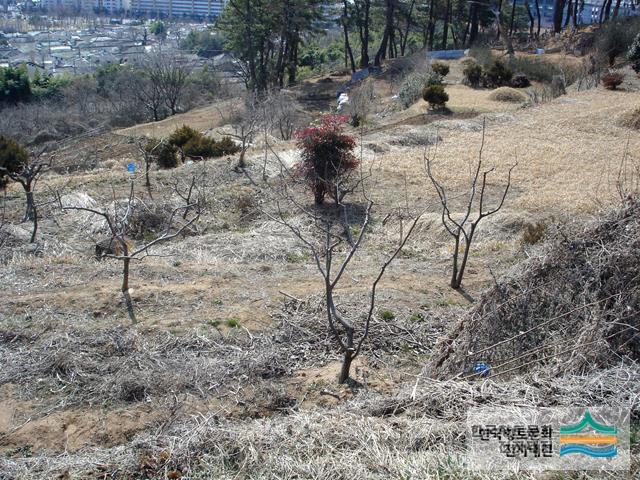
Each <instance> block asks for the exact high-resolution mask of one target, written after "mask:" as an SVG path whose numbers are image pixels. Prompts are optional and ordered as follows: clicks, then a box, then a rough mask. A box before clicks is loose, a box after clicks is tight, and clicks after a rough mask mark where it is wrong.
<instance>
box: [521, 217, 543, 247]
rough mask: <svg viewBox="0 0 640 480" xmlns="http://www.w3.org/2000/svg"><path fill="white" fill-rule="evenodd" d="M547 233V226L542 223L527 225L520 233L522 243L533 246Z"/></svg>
mask: <svg viewBox="0 0 640 480" xmlns="http://www.w3.org/2000/svg"><path fill="white" fill-rule="evenodd" d="M545 233H547V224H546V223H544V222H536V223H527V225H526V226H525V228H524V232H522V243H525V244H527V245H535V244H536V243H538V242H539V241H540V240H542V238H543V237H544V235H545Z"/></svg>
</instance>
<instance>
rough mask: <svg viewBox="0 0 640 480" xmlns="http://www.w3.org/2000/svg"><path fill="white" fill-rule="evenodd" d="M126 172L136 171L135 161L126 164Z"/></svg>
mask: <svg viewBox="0 0 640 480" xmlns="http://www.w3.org/2000/svg"><path fill="white" fill-rule="evenodd" d="M127 172H129V173H135V172H136V164H135V163H130V164H128V165H127Z"/></svg>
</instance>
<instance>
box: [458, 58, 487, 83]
mask: <svg viewBox="0 0 640 480" xmlns="http://www.w3.org/2000/svg"><path fill="white" fill-rule="evenodd" d="M462 74H463V75H464V83H466V84H467V85H469V86H470V87H474V88H476V87H478V86H480V82H481V81H482V67H481V66H480V65H478V64H477V63H475V62H468V63H467V65H465V67H464V69H463V70H462Z"/></svg>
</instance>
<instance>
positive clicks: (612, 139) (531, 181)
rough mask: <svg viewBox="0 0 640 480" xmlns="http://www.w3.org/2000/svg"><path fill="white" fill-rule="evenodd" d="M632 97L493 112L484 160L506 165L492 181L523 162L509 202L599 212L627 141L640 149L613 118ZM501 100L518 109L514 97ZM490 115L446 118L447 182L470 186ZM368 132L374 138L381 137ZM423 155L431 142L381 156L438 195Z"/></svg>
mask: <svg viewBox="0 0 640 480" xmlns="http://www.w3.org/2000/svg"><path fill="white" fill-rule="evenodd" d="M459 88H461V89H466V90H468V91H470V92H475V91H474V90H472V89H469V88H467V87H462V86H460V87H459ZM473 94H475V93H473ZM624 98H626V99H628V100H629V101H632V100H633V99H634V98H635V94H633V93H627V92H608V91H603V90H590V91H586V92H580V93H572V94H570V95H568V96H564V97H561V98H558V99H556V100H554V101H552V102H550V103H547V104H544V105H541V106H538V107H535V108H529V109H524V110H521V109H520V110H518V111H517V112H516V111H514V112H512V113H511V114H510V116H504V115H503V116H502V117H499V120H498V119H497V118H496V117H494V116H490V117H488V121H487V125H488V128H487V134H486V143H485V147H484V161H485V165H488V166H491V165H495V166H497V168H498V170H497V172H496V174H495V177H494V180H492V181H491V185H493V184H494V182H498V181H499V179H500V178H501V175H503V174H504V173H505V172H506V168H507V166H508V165H511V164H513V163H515V162H516V161H517V162H518V167H517V168H516V169H515V170H514V181H513V185H514V188H513V190H512V191H511V193H510V196H509V200H508V202H507V205H506V207H505V208H506V209H508V210H511V211H514V212H527V213H530V214H533V215H541V214H543V213H544V214H546V215H547V216H551V215H556V216H557V217H558V218H564V217H566V216H567V215H571V214H589V213H592V212H594V211H595V210H596V209H597V208H598V206H599V205H601V204H607V203H610V202H611V201H612V200H613V199H614V198H616V196H617V194H616V191H615V174H616V173H615V172H616V171H617V167H618V165H619V163H620V161H621V159H622V157H623V153H624V152H625V148H626V142H627V140H628V141H629V151H636V150H638V149H639V148H640V138H636V137H633V136H632V137H630V138H628V137H629V136H628V130H626V129H625V128H622V127H619V126H617V125H615V123H614V122H612V121H611V118H612V117H615V116H616V115H617V114H618V109H619V107H618V106H619V104H620V102H621V101H623V102H624V101H625V100H624ZM499 105H507V106H508V108H511V109H518V107H517V106H514V104H506V103H503V104H499ZM496 120H497V121H496ZM482 121H483V117H482V116H479V117H478V118H476V119H471V120H464V121H453V122H447V121H446V120H445V121H442V122H439V123H440V125H439V130H438V134H439V135H440V136H441V137H442V142H441V143H440V144H439V145H438V149H437V155H436V159H435V161H434V168H435V173H436V175H437V176H438V178H440V179H442V181H443V182H444V184H445V185H450V186H452V187H453V188H462V187H463V186H464V185H466V183H467V178H468V171H469V162H472V161H475V160H476V159H477V155H478V150H479V148H480V140H481V133H480V131H479V130H481V128H482ZM449 125H451V126H450V128H448V126H449ZM365 138H366V140H367V141H373V140H374V138H375V137H371V138H369V137H365ZM431 153H434V152H433V150H432V152H431ZM423 155H424V148H414V149H409V150H408V151H404V152H402V154H395V153H394V152H390V153H389V154H385V155H381V156H379V157H378V161H379V162H380V164H381V168H382V171H383V172H384V174H385V175H387V176H388V178H394V177H402V176H404V175H405V174H406V175H408V176H409V178H413V179H415V180H416V181H415V182H410V185H411V195H413V196H414V198H425V197H426V198H433V195H435V192H433V193H432V192H431V191H430V190H425V185H427V182H426V178H425V180H424V181H422V180H421V172H422V169H423V167H422V159H423ZM490 178H491V177H490Z"/></svg>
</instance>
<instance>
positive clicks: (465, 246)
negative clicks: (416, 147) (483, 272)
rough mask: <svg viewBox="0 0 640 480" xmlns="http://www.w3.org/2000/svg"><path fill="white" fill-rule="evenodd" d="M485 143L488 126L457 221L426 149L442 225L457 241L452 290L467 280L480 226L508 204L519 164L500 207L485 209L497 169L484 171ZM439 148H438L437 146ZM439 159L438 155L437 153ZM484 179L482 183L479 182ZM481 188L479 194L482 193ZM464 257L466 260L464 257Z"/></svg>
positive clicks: (429, 174)
mask: <svg viewBox="0 0 640 480" xmlns="http://www.w3.org/2000/svg"><path fill="white" fill-rule="evenodd" d="M484 141H485V125H484V124H483V126H482V143H481V145H480V152H479V154H478V163H477V165H476V166H475V170H472V169H471V168H472V167H471V165H470V173H471V185H470V189H469V195H468V198H467V202H466V205H465V207H464V212H463V214H462V216H461V217H460V218H454V215H453V213H452V211H451V208H452V207H451V204H450V201H451V198H449V197H447V193H446V190H445V188H444V187H443V186H442V184H441V183H440V182H438V181H437V180H436V178H435V177H434V175H433V172H432V171H431V166H432V164H433V158H430V157H429V152H428V151H427V150H425V154H424V164H425V169H426V172H427V175H428V177H429V179H430V180H431V183H432V184H433V186H434V187H435V189H436V192H437V193H438V197H439V199H440V204H441V206H442V217H441V221H442V225H443V226H444V228H445V230H446V231H447V232H448V233H449V235H451V236H452V237H453V239H454V249H453V269H452V272H451V283H450V285H451V288H454V289H456V290H457V289H459V288H460V287H461V286H462V278H463V277H464V272H465V268H466V266H467V260H468V259H469V252H470V251H471V243H472V242H473V239H474V236H475V234H476V230H477V228H478V224H479V223H480V221H481V220H482V219H483V218H486V217H488V216H489V215H493V214H494V213H496V212H497V211H499V210H500V209H501V208H502V206H503V205H504V201H505V199H506V198H507V193H508V192H509V188H510V187H511V172H512V170H513V169H514V168H515V167H516V165H517V163H516V164H514V165H512V166H511V167H509V173H508V175H507V184H506V186H505V187H504V190H503V192H502V195H501V197H500V201H499V202H498V204H497V206H496V207H495V208H493V209H488V210H487V209H486V208H485V195H486V193H487V176H488V175H489V174H490V173H491V172H493V171H494V170H495V167H491V168H490V169H488V170H485V171H482V150H483V148H484ZM436 148H437V146H436ZM434 157H435V153H434ZM481 171H482V180H480V172H481ZM479 180H480V184H478V181H479ZM478 189H479V191H478ZM476 204H477V208H478V213H477V216H476V217H475V219H474V218H472V214H471V212H472V210H473V209H474V208H475V207H476ZM461 255H462V258H461Z"/></svg>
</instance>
